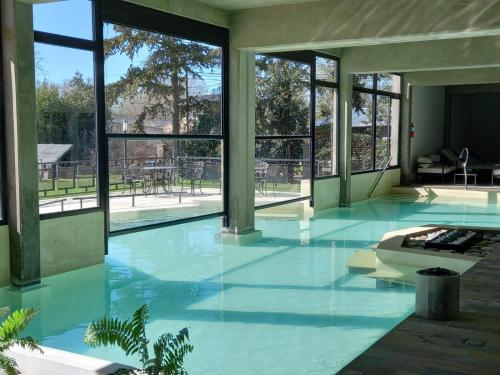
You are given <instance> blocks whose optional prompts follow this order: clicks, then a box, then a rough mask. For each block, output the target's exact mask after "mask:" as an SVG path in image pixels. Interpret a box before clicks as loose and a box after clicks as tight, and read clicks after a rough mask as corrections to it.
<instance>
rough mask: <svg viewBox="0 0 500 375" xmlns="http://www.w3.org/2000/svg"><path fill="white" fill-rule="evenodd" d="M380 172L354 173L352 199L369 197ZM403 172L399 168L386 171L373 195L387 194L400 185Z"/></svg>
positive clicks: (358, 199) (354, 200) (360, 199)
mask: <svg viewBox="0 0 500 375" xmlns="http://www.w3.org/2000/svg"><path fill="white" fill-rule="evenodd" d="M377 173H378V172H373V173H360V174H354V175H352V178H351V182H352V185H351V200H352V202H357V201H362V200H365V199H367V198H368V196H367V195H368V192H369V190H370V188H371V187H372V184H373V182H374V181H375V178H376V177H377ZM400 177H401V173H400V170H399V168H397V169H388V170H387V171H385V173H384V175H383V176H382V179H381V180H380V182H379V184H378V185H377V188H376V189H375V191H374V192H373V194H372V198H373V197H377V196H382V195H387V194H389V193H390V192H391V189H392V187H393V186H398V185H399V181H400Z"/></svg>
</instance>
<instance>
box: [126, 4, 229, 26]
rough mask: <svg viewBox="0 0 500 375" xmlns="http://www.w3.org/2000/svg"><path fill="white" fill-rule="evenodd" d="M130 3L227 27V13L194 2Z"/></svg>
mask: <svg viewBox="0 0 500 375" xmlns="http://www.w3.org/2000/svg"><path fill="white" fill-rule="evenodd" d="M127 1H129V2H131V3H135V4H139V5H143V6H147V7H149V8H154V9H158V10H161V11H163V12H168V13H172V14H176V15H178V16H182V17H187V18H192V19H194V20H198V21H202V22H206V23H210V24H213V25H217V26H222V27H229V13H227V12H225V11H223V10H222V9H219V8H215V7H211V6H209V5H207V4H203V3H200V2H198V1H195V0H127Z"/></svg>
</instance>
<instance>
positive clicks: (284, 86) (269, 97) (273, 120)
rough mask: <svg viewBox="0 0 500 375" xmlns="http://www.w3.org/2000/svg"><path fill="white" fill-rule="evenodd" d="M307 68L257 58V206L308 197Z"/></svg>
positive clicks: (309, 74)
mask: <svg viewBox="0 0 500 375" xmlns="http://www.w3.org/2000/svg"><path fill="white" fill-rule="evenodd" d="M310 93H311V66H310V64H306V63H303V62H299V61H293V60H288V59H285V58H280V57H273V56H267V55H259V56H257V58H256V111H255V121H256V123H255V134H256V136H255V141H256V145H255V159H256V160H255V189H256V193H255V205H256V206H262V205H268V204H274V203H276V202H281V201H287V200H292V199H297V198H301V197H309V196H310V185H311V183H310V179H311V144H310V142H311V103H310V100H311V94H310Z"/></svg>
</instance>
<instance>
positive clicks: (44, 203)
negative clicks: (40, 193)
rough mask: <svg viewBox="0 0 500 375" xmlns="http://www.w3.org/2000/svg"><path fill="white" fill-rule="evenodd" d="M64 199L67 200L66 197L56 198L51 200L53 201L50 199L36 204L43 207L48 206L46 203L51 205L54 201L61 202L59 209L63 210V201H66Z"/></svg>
mask: <svg viewBox="0 0 500 375" xmlns="http://www.w3.org/2000/svg"><path fill="white" fill-rule="evenodd" d="M66 201H67V199H66V198H62V199H57V200H53V201H50V202H43V203H40V204H39V205H38V207H45V206H48V205H51V204H54V203H61V211H64V202H66Z"/></svg>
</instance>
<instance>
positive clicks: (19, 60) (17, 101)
mask: <svg viewBox="0 0 500 375" xmlns="http://www.w3.org/2000/svg"><path fill="white" fill-rule="evenodd" d="M1 4H2V5H1V6H2V8H1V11H2V44H3V79H4V103H5V146H6V169H7V200H8V202H7V209H8V213H7V215H8V222H9V239H10V278H11V282H12V284H13V285H14V286H18V287H26V286H30V285H34V284H37V283H39V282H40V217H39V213H38V178H37V170H38V166H37V158H38V157H37V143H38V142H37V128H36V110H35V58H34V44H33V27H32V25H33V9H32V5H30V4H26V3H22V2H20V1H16V0H2V1H1Z"/></svg>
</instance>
